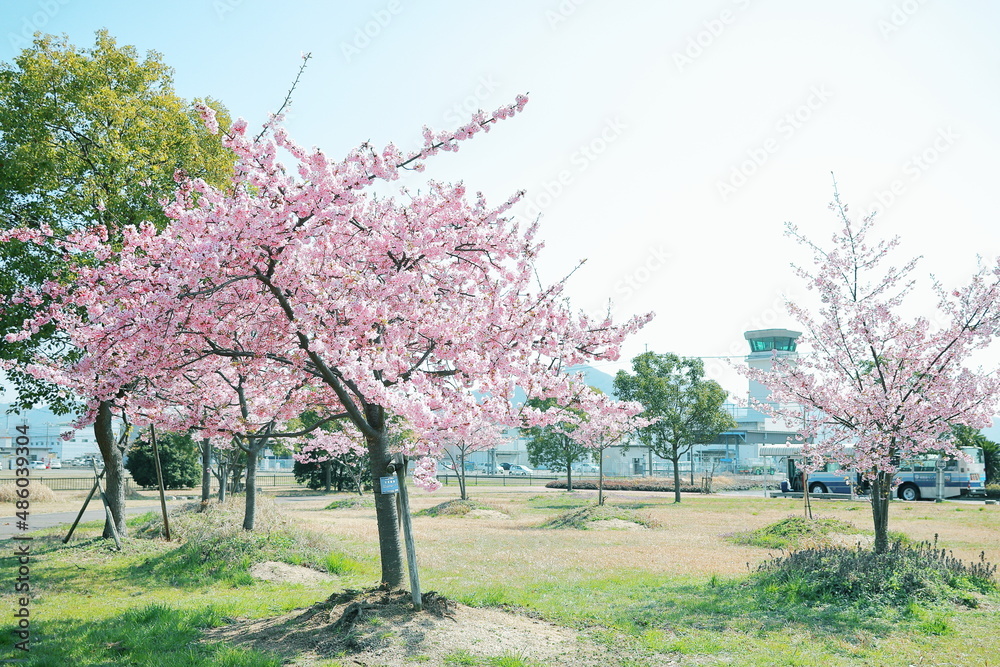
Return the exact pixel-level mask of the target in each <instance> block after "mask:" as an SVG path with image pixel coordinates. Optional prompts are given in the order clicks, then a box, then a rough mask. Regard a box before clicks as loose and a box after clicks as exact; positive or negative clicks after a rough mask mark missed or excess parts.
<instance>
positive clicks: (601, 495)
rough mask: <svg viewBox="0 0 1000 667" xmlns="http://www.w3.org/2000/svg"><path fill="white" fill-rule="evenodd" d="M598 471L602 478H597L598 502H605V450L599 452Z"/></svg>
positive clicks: (599, 503) (600, 503) (601, 503)
mask: <svg viewBox="0 0 1000 667" xmlns="http://www.w3.org/2000/svg"><path fill="white" fill-rule="evenodd" d="M597 472H598V474H599V475H600V478H599V479H598V480H597V504H598V505H603V504H604V450H603V449H601V450H598V452H597Z"/></svg>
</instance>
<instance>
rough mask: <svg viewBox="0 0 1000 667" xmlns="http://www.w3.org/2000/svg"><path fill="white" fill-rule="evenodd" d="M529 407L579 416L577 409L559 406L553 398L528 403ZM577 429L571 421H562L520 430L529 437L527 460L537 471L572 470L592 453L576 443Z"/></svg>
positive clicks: (527, 439) (533, 400)
mask: <svg viewBox="0 0 1000 667" xmlns="http://www.w3.org/2000/svg"><path fill="white" fill-rule="evenodd" d="M528 405H529V406H530V407H533V408H536V409H538V410H542V411H543V412H547V411H549V410H558V411H563V412H567V413H574V414H579V411H578V410H574V409H573V408H565V407H562V406H559V405H556V403H555V401H554V400H552V399H546V400H539V399H536V398H533V399H531V400H529V401H528ZM574 429H575V426H574V425H572V423H571V422H570V421H568V420H567V421H565V422H559V423H557V424H555V425H552V426H532V427H530V428H524V429H521V434H522V435H523V436H524V437H525V438H526V443H525V446H526V448H527V450H528V461H529V462H530V463H531V465H532V466H534V467H536V468H545V469H547V470H552V471H555V472H563V471H566V470H569V468H570V466H572V465H573V464H574V463H576V462H577V461H583V460H584V459H586V458H589V453H590V450H588V449H587V448H586V447H584V446H583V445H581V444H580V443H578V442H576V441H575V440H573V438H572V437H571V436H570V434H571V433H572V432H573V430H574Z"/></svg>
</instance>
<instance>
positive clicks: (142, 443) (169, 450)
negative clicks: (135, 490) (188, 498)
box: [125, 432, 201, 489]
mask: <svg viewBox="0 0 1000 667" xmlns="http://www.w3.org/2000/svg"><path fill="white" fill-rule="evenodd" d="M156 448H157V449H158V450H159V454H160V469H161V470H162V471H163V486H164V487H165V488H168V489H189V488H191V487H193V486H197V485H198V484H199V483H200V482H201V455H200V454H199V449H198V443H197V442H195V441H194V438H193V437H192V436H191V434H190V433H169V432H161V433H158V434H157V435H156ZM125 468H126V469H127V470H128V471H129V472H130V473H132V479H134V480H135V482H136V484H138V485H139V486H142V487H145V488H152V487H156V486H157V485H158V482H157V480H156V461H155V460H154V458H153V445H152V441H151V440H150V439H149V437H148V435H147V436H145V437H143V438H142V439H140V440H137V441H136V443H135V445H134V446H133V447H132V449H130V450H129V455H128V461H126V462H125Z"/></svg>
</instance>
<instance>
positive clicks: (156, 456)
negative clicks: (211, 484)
mask: <svg viewBox="0 0 1000 667" xmlns="http://www.w3.org/2000/svg"><path fill="white" fill-rule="evenodd" d="M149 439H150V440H151V441H152V443H153V461H155V462H156V481H157V482H158V483H159V485H160V510H161V511H162V512H163V536H164V537H165V538H166V540H167V542H169V541H170V522H169V521H168V520H167V498H166V495H165V494H164V492H163V469H162V468H161V467H160V451H159V450H158V449H157V448H156V427H155V426H153V425H152V424H150V425H149Z"/></svg>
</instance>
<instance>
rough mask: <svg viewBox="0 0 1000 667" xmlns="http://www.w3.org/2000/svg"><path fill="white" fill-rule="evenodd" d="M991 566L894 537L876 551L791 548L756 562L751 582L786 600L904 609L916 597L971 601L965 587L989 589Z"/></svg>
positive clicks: (992, 586) (982, 560)
mask: <svg viewBox="0 0 1000 667" xmlns="http://www.w3.org/2000/svg"><path fill="white" fill-rule="evenodd" d="M996 569H997V568H996V566H995V565H992V564H990V563H988V562H987V561H986V559H985V554H981V555H980V562H978V563H965V562H963V561H961V560H959V559H957V558H954V557H953V556H952V555H951V554H950V553H949V552H947V550H945V549H938V548H937V547H936V545H931V544H930V543H928V542H922V543H920V544H916V545H905V544H903V543H902V542H894V543H893V544H892V546H891V547H890V548H889V550H888V551H886V552H885V553H881V554H877V553H875V552H873V551H869V550H867V549H862V548H860V547H859V548H857V549H849V548H845V547H820V548H813V549H803V550H801V551H796V552H793V553H790V554H787V555H785V556H781V557H778V558H774V559H772V560H769V561H766V562H765V563H762V564H761V565H760V566H759V567H758V571H757V575H756V584H757V586H759V587H760V588H761V589H762V590H763V591H764V592H765V593H767V594H768V595H771V596H774V597H777V598H780V599H781V600H782V601H784V602H788V603H799V602H801V603H806V604H844V605H851V604H853V605H859V606H875V605H879V606H881V605H892V606H895V607H899V608H906V606H907V605H908V604H910V603H911V602H913V601H914V600H920V601H926V602H935V601H951V602H960V603H963V604H967V605H970V606H975V604H976V603H975V599H974V598H973V597H972V596H971V595H970V592H979V593H987V592H990V591H995V590H996V588H997V586H996V580H995V579H994V576H995V574H996Z"/></svg>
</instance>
